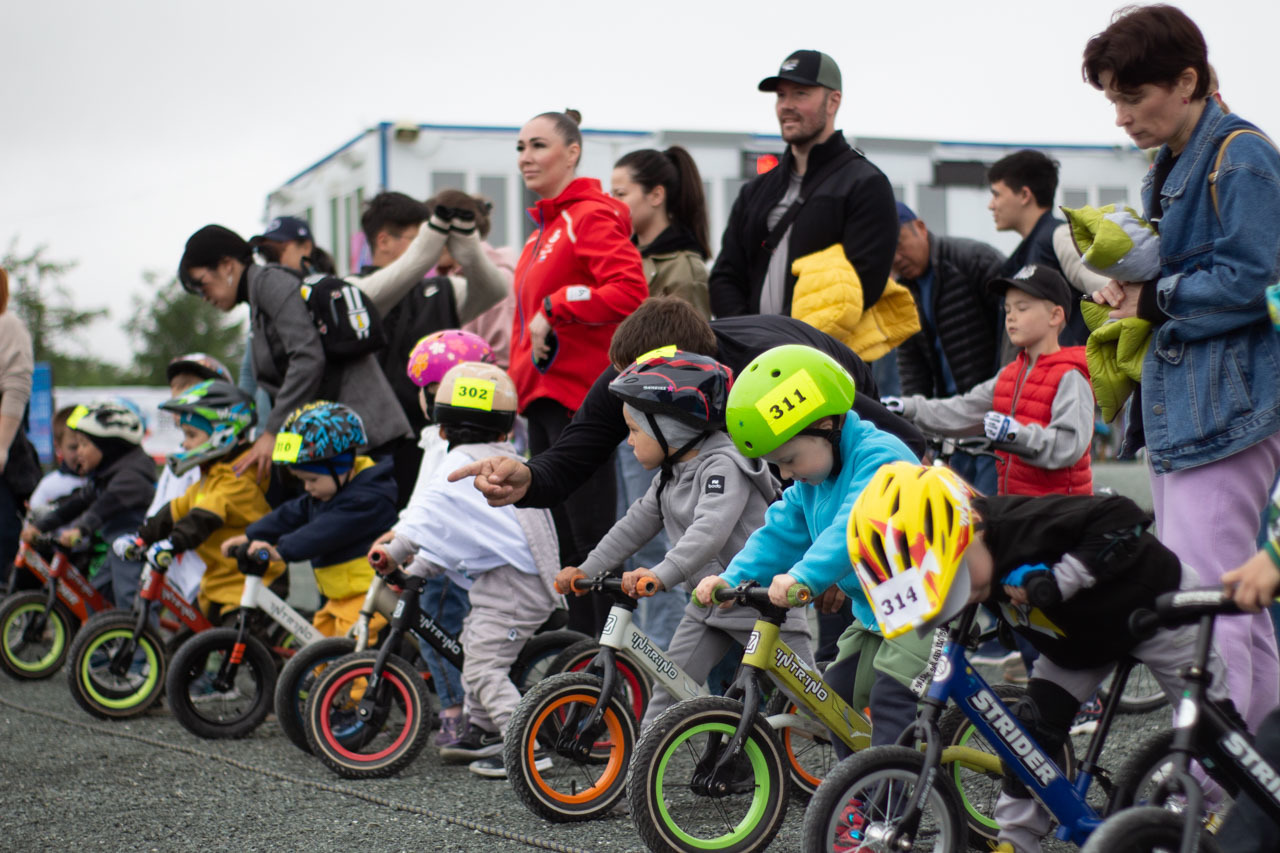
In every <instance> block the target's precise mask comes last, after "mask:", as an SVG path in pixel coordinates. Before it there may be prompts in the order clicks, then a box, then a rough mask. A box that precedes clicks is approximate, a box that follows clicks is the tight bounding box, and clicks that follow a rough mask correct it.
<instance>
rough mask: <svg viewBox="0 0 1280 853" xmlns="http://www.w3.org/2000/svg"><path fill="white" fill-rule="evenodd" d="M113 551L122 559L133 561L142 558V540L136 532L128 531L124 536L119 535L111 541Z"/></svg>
mask: <svg viewBox="0 0 1280 853" xmlns="http://www.w3.org/2000/svg"><path fill="white" fill-rule="evenodd" d="M111 553H113V554H115V555H116V556H117V557H119V558H120V559H122V560H128V561H129V562H131V563H133V562H136V561H138V560H141V559H142V540H141V539H139V538H138V536H137V534H136V533H126V534H125V535H124V536H117V537H116V538H115V540H114V541H113V542H112V543H111Z"/></svg>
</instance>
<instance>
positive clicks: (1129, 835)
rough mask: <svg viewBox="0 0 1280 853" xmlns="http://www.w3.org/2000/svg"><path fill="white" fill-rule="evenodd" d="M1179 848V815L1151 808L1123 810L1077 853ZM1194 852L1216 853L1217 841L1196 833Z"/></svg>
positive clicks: (1170, 852) (1152, 852) (1172, 852)
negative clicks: (1196, 839) (1198, 835)
mask: <svg viewBox="0 0 1280 853" xmlns="http://www.w3.org/2000/svg"><path fill="white" fill-rule="evenodd" d="M1181 846H1182V816H1181V815H1177V814H1174V813H1173V812H1169V811H1165V810H1164V809H1161V808H1156V807H1154V806H1146V807H1142V808H1135V809H1125V810H1124V811H1122V812H1120V813H1119V814H1117V815H1116V816H1114V817H1110V818H1107V820H1106V821H1105V822H1104V823H1103V824H1102V826H1100V827H1098V828H1097V829H1096V830H1094V832H1093V834H1092V835H1090V836H1089V841H1088V843H1087V844H1085V845H1084V847H1083V848H1081V851H1080V853H1178V850H1179V849H1181ZM1196 850H1198V851H1200V853H1218V850H1219V847H1218V842H1217V841H1215V840H1214V838H1213V836H1212V835H1210V834H1208V833H1207V832H1202V833H1200V840H1199V843H1198V844H1197V845H1196Z"/></svg>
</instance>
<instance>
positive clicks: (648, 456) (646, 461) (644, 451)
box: [622, 410, 666, 471]
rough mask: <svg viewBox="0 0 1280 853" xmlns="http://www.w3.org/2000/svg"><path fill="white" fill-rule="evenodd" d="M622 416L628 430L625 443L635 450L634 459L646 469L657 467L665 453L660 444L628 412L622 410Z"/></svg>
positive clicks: (650, 469)
mask: <svg viewBox="0 0 1280 853" xmlns="http://www.w3.org/2000/svg"><path fill="white" fill-rule="evenodd" d="M622 417H623V420H625V421H626V422H627V429H628V430H629V431H630V432H629V433H628V435H627V444H629V445H630V446H631V449H632V450H634V451H635V454H636V461H637V462H639V463H640V467H641V468H644V470H646V471H652V470H653V469H655V468H657V467H659V466H660V465H661V464H662V460H663V459H665V458H666V454H664V453H663V452H662V445H661V444H658V440H657V439H656V438H654V437H653V436H651V435H649V433H647V432H645V431H644V430H642V429H641V428H640V425H639V424H637V423H636V422H635V421H634V420H633V419H632V417H631V414H630V413H629V412H627V411H626V410H623V412H622Z"/></svg>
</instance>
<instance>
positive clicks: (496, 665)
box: [460, 566, 556, 735]
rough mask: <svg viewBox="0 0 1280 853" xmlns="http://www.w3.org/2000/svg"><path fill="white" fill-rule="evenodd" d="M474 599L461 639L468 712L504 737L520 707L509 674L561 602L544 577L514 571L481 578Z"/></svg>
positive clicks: (501, 570)
mask: <svg viewBox="0 0 1280 853" xmlns="http://www.w3.org/2000/svg"><path fill="white" fill-rule="evenodd" d="M469 595H470V598H471V612H470V613H468V614H467V618H466V619H464V620H463V622H462V636H461V638H460V639H461V640H462V648H463V652H464V654H465V657H464V659H463V662H462V687H463V691H464V693H465V696H464V699H463V707H464V708H465V710H466V713H467V718H468V720H469V721H470V722H472V723H475V724H476V725H477V726H479V727H480V728H482V729H484V730H485V731H489V732H501V733H502V734H504V735H505V734H506V728H507V723H508V722H509V721H510V720H511V715H512V714H513V713H515V710H516V705H518V704H520V691H519V690H517V689H516V686H515V685H514V684H512V683H511V678H510V676H509V673H508V670H510V669H511V664H513V663H515V660H516V658H517V657H518V656H519V654H520V651H521V649H523V648H524V645H525V643H527V642H528V641H529V638H530V637H532V636H533V635H534V633H536V632H537V630H538V628H540V627H541V626H542V623H544V622H546V621H547V617H549V616H550V615H551V611H552V610H554V609H555V607H556V602H555V600H554V599H553V598H552V596H551V593H550V592H549V591H548V590H547V586H546V584H545V583H543V581H542V578H540V577H538V576H537V575H530V574H525V573H524V572H522V571H520V570H519V569H516V568H513V567H511V566H502V567H501V568H497V569H491V570H489V571H487V572H485V573H484V574H482V575H479V576H478V577H476V579H475V582H474V583H472V585H471V591H470V593H469Z"/></svg>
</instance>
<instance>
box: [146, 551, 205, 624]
mask: <svg viewBox="0 0 1280 853" xmlns="http://www.w3.org/2000/svg"><path fill="white" fill-rule="evenodd" d="M138 601H140V602H143V604H142V605H141V606H140V607H138V608H137V609H138V611H139V613H138V625H137V627H136V628H135V629H134V639H137V636H138V634H140V633H142V626H143V625H145V624H146V622H147V619H148V618H149V616H150V611H151V606H152V605H154V604H160V605H162V606H163V607H164V608H165V609H167V610H168V611H169V612H170V613H172V614H173V615H174V616H177V617H178V621H179V622H181V623H182V624H183V625H186V626H187V627H188V628H190V629H191V630H192V631H207V630H209V629H210V628H212V627H213V623H212V622H210V621H209V620H208V619H207V618H205V615H204V614H203V613H201V612H200V609H199V608H198V607H196V606H195V605H193V604H192V603H191V602H189V601H187V600H186V599H185V598H183V597H182V593H180V592H178V590H177V589H176V588H175V587H174V586H173V584H171V583H169V575H168V573H167V572H164V571H158V570H157V569H155V568H153V567H152V566H151V564H149V563H144V564H143V566H142V574H141V576H139V578H138Z"/></svg>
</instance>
